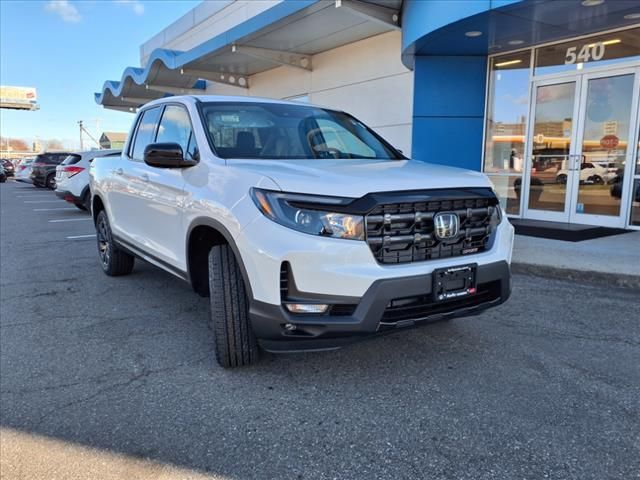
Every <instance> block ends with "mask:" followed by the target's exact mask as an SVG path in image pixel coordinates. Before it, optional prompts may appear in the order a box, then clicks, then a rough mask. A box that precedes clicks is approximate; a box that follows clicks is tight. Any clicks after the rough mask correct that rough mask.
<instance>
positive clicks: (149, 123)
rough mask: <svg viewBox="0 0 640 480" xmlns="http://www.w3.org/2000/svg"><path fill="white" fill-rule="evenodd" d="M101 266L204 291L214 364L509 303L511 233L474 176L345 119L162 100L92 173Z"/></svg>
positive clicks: (218, 101) (331, 113) (275, 106)
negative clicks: (406, 152) (165, 276)
mask: <svg viewBox="0 0 640 480" xmlns="http://www.w3.org/2000/svg"><path fill="white" fill-rule="evenodd" d="M90 175H91V191H92V192H93V198H92V212H93V218H94V221H95V225H96V232H97V240H98V241H97V246H98V254H99V260H100V265H101V266H102V269H103V270H104V272H105V273H106V274H107V275H112V276H115V275H126V274H128V273H130V272H131V271H132V269H133V266H134V257H138V258H141V259H144V260H146V261H148V262H150V263H152V264H154V265H156V266H158V267H160V268H163V269H165V270H166V271H168V272H170V273H172V274H174V275H175V276H177V277H179V278H182V279H183V280H186V281H188V282H190V283H191V285H192V287H193V289H194V290H195V291H196V292H197V293H199V294H200V295H202V296H210V306H211V309H210V321H211V324H212V327H213V330H214V334H215V346H216V357H217V360H218V362H219V363H220V364H221V365H222V366H224V367H232V366H239V365H246V364H249V363H251V362H253V361H255V360H256V358H257V355H258V346H259V345H260V346H261V347H262V348H264V349H266V350H268V351H299V350H305V349H333V348H336V347H338V346H340V345H342V344H343V343H345V342H348V341H350V340H353V339H354V338H362V337H366V336H369V335H373V334H376V333H380V332H384V331H388V330H393V329H397V328H401V327H407V326H411V325H414V324H418V323H424V322H427V321H430V320H439V319H447V318H451V317H454V316H461V315H470V314H474V313H477V312H479V311H480V310H483V309H485V308H488V307H492V306H495V305H498V304H500V303H502V302H504V301H505V300H507V298H508V297H509V295H510V291H511V280H510V269H509V264H510V261H511V250H512V244H513V227H512V226H511V225H510V224H509V222H508V221H507V220H506V218H505V216H504V214H503V213H502V211H501V209H500V206H499V203H498V199H497V198H496V195H495V193H494V192H493V190H492V189H491V184H490V182H489V180H488V179H487V178H486V177H485V176H484V175H483V174H481V173H477V172H471V171H466V170H461V169H456V168H450V167H445V166H440V165H432V164H428V163H423V162H420V161H414V160H409V159H407V158H406V157H404V156H403V155H402V154H401V153H400V152H399V151H398V150H396V149H395V148H393V147H392V146H391V145H389V144H388V143H387V142H386V141H384V140H383V139H382V138H381V137H380V136H378V135H377V134H376V133H375V132H374V131H372V130H371V129H369V128H368V127H366V126H365V125H364V124H363V123H361V122H360V121H358V120H356V119H355V118H354V117H352V116H351V115H349V114H347V113H344V112H340V111H336V110H330V109H325V108H321V107H316V106H312V105H303V104H299V103H293V102H283V101H275V100H266V99H255V98H250V97H218V96H200V97H172V98H169V99H162V100H157V101H153V102H151V103H149V104H147V105H145V106H144V107H142V108H141V109H140V111H139V113H138V114H137V117H136V121H135V123H134V126H133V129H132V132H131V134H130V135H129V140H128V141H127V144H126V146H125V148H124V151H123V154H122V156H121V157H111V158H104V159H101V160H100V161H99V162H94V163H93V164H92V165H91V169H90Z"/></svg>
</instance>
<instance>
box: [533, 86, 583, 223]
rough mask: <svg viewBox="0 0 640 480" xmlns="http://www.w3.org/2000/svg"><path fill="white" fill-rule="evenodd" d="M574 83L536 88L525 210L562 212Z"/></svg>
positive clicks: (571, 128)
mask: <svg viewBox="0 0 640 480" xmlns="http://www.w3.org/2000/svg"><path fill="white" fill-rule="evenodd" d="M575 90H576V83H575V82H567V83H558V84H555V85H545V86H540V87H538V88H537V91H536V104H535V117H534V128H533V141H532V152H531V167H530V168H531V185H530V188H529V208H531V209H535V210H547V211H553V212H562V211H564V206H565V197H566V193H567V179H568V174H569V168H571V157H570V155H569V151H570V149H571V136H572V132H573V107H574V99H575Z"/></svg>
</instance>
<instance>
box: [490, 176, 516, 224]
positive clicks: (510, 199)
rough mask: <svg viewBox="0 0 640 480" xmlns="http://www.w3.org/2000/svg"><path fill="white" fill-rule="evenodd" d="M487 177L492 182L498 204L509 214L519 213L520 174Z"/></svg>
mask: <svg viewBox="0 0 640 480" xmlns="http://www.w3.org/2000/svg"><path fill="white" fill-rule="evenodd" d="M488 176H489V179H490V180H491V182H492V183H493V189H494V190H495V192H496V194H497V195H498V198H499V199H500V205H501V206H502V208H503V209H504V210H505V211H506V212H507V213H508V214H509V215H518V214H519V213H520V194H521V192H522V176H520V175H491V174H489V175H488Z"/></svg>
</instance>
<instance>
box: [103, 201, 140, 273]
mask: <svg viewBox="0 0 640 480" xmlns="http://www.w3.org/2000/svg"><path fill="white" fill-rule="evenodd" d="M96 238H97V240H98V258H99V259H100V266H101V267H102V271H103V272H104V273H106V274H107V275H109V276H110V277H117V276H120V275H129V274H130V273H131V272H132V270H133V265H134V263H135V258H134V257H133V256H132V255H129V254H128V253H127V252H124V251H122V250H120V249H119V248H118V247H117V246H116V245H115V243H114V241H113V235H112V233H111V226H110V225H109V218H108V217H107V212H105V211H104V210H102V211H101V212H100V213H98V218H97V219H96Z"/></svg>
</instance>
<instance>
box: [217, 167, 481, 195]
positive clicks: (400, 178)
mask: <svg viewBox="0 0 640 480" xmlns="http://www.w3.org/2000/svg"><path fill="white" fill-rule="evenodd" d="M227 165H228V166H229V167H232V168H239V169H246V170H250V171H251V172H253V173H258V174H262V175H264V176H267V177H269V178H270V179H271V180H273V181H274V182H275V183H276V184H277V185H278V186H279V187H280V189H281V190H282V191H284V192H291V193H310V194H317V195H331V196H337V197H351V198H359V197H362V196H364V195H366V194H367V193H371V192H392V191H401V190H426V189H432V188H453V187H491V182H489V180H488V179H487V177H486V176H485V175H483V174H482V173H479V172H474V171H471V170H464V169H461V168H454V167H445V166H444V165H437V164H433V163H426V162H421V161H418V160H361V159H358V160H348V159H336V160H228V161H227Z"/></svg>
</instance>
